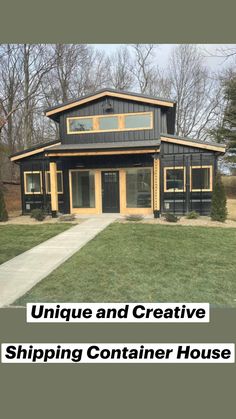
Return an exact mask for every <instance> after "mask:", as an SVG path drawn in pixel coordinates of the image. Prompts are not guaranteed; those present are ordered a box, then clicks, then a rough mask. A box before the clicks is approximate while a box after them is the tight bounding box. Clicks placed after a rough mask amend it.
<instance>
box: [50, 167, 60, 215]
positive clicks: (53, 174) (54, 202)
mask: <svg viewBox="0 0 236 419" xmlns="http://www.w3.org/2000/svg"><path fill="white" fill-rule="evenodd" d="M49 167H50V182H51V209H52V211H58V194H57V164H56V162H50V163H49Z"/></svg>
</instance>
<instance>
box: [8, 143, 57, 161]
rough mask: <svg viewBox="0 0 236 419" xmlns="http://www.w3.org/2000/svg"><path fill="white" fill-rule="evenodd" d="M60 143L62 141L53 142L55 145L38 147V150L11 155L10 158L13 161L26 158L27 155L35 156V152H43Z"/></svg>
mask: <svg viewBox="0 0 236 419" xmlns="http://www.w3.org/2000/svg"><path fill="white" fill-rule="evenodd" d="M60 144H61V142H59V143H56V144H53V145H49V146H47V147H41V148H37V149H36V150H32V151H28V152H25V153H24V154H20V155H19V156H14V157H11V158H10V160H11V161H17V160H20V159H24V158H25V157H29V156H33V155H34V154H38V153H42V152H43V151H45V150H47V149H49V148H51V147H54V146H56V145H60Z"/></svg>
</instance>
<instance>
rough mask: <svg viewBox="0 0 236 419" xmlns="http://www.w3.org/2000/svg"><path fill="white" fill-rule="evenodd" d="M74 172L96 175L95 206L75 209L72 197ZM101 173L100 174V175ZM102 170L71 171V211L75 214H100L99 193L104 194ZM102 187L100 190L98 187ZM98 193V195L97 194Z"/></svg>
mask: <svg viewBox="0 0 236 419" xmlns="http://www.w3.org/2000/svg"><path fill="white" fill-rule="evenodd" d="M74 172H92V173H93V175H94V194H95V202H94V203H95V206H94V207H88V208H85V207H83V208H77V207H73V196H72V190H73V189H72V173H74ZM98 172H99V173H98ZM100 183H101V170H100V169H99V170H97V169H69V192H70V211H71V213H74V214H84V213H86V214H100V210H101V203H100V201H99V192H100V193H102V188H101V185H100ZM99 185H100V188H99V187H98V186H99ZM97 191H98V193H97Z"/></svg>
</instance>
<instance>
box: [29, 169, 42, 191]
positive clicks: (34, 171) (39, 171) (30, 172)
mask: <svg viewBox="0 0 236 419" xmlns="http://www.w3.org/2000/svg"><path fill="white" fill-rule="evenodd" d="M34 174H39V175H40V192H28V191H27V182H26V177H27V175H34ZM24 193H25V195H42V193H43V183H42V171H41V170H32V171H26V172H24Z"/></svg>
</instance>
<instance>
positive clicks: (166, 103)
mask: <svg viewBox="0 0 236 419" xmlns="http://www.w3.org/2000/svg"><path fill="white" fill-rule="evenodd" d="M104 96H110V97H117V98H120V99H127V100H134V101H136V102H143V103H150V104H152V105H160V106H167V107H170V108H173V106H174V103H173V102H169V101H164V100H159V99H151V98H144V97H141V96H134V95H130V94H125V93H115V92H109V91H105V92H102V93H97V94H96V95H93V96H90V97H87V98H84V99H80V100H77V101H76V102H73V103H70V104H68V105H64V106H58V108H56V109H53V110H51V111H48V112H46V116H51V115H55V114H57V113H59V112H63V111H66V110H68V109H72V108H74V107H76V106H80V105H83V104H85V103H88V102H92V101H93V100H96V99H100V98H102V97H104Z"/></svg>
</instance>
